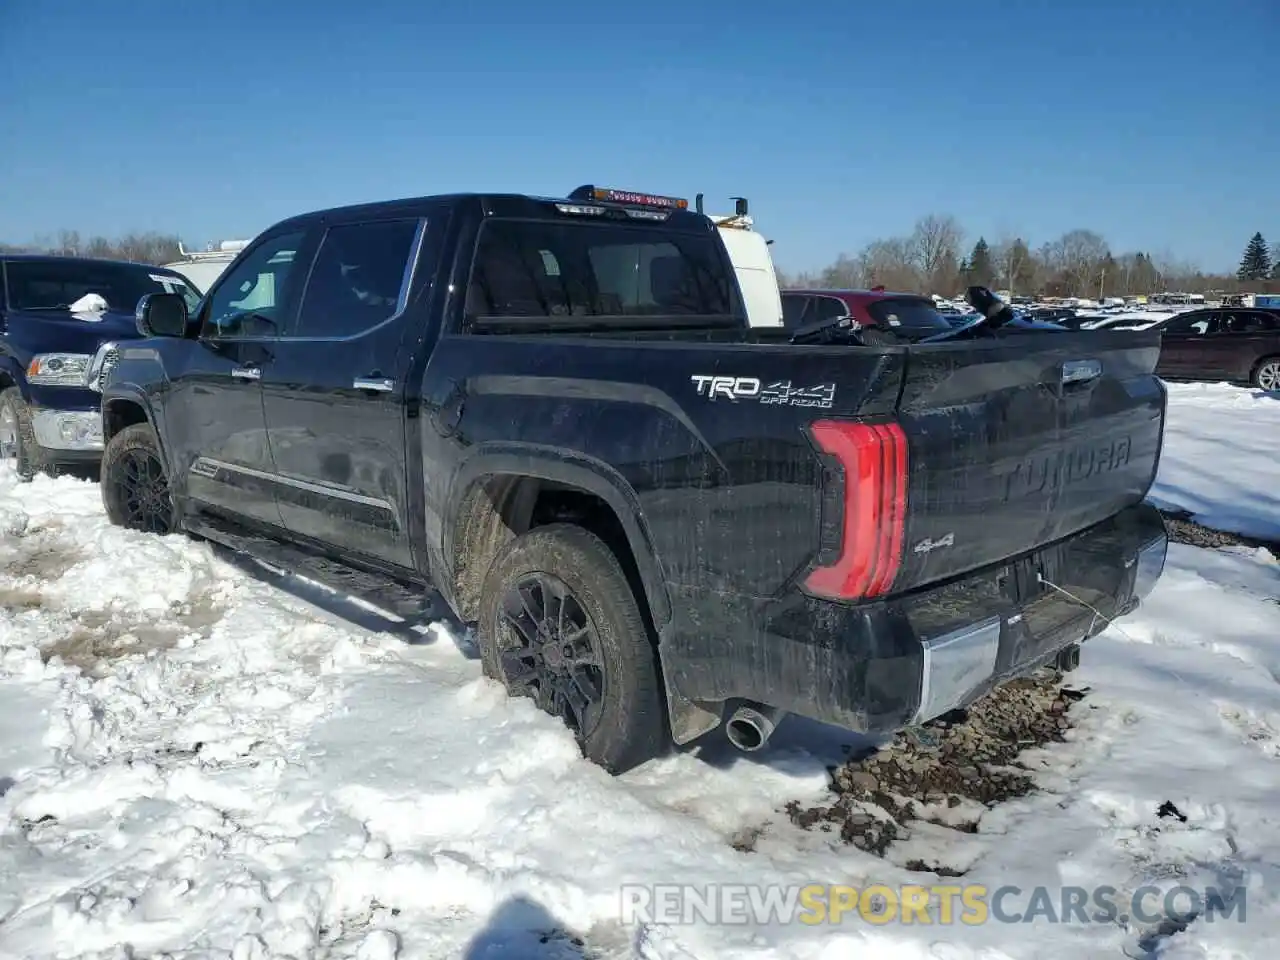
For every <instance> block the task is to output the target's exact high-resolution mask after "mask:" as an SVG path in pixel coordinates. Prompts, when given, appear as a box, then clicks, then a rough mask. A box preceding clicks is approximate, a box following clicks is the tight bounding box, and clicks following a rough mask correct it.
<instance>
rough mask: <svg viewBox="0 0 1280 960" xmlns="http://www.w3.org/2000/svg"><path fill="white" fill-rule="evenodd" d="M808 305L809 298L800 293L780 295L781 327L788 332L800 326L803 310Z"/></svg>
mask: <svg viewBox="0 0 1280 960" xmlns="http://www.w3.org/2000/svg"><path fill="white" fill-rule="evenodd" d="M808 305H809V298H808V297H806V296H805V295H804V294H802V293H790V294H788V293H784V294H783V295H782V325H783V326H784V327H786V328H787V329H788V330H790V329H791V328H792V327H798V326H800V323H801V322H802V320H803V319H804V315H805V313H804V308H805V307H807V306H808Z"/></svg>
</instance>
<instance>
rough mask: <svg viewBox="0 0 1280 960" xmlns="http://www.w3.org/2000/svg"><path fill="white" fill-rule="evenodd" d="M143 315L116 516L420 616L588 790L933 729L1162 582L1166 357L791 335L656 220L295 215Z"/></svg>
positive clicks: (479, 211) (515, 211)
mask: <svg viewBox="0 0 1280 960" xmlns="http://www.w3.org/2000/svg"><path fill="white" fill-rule="evenodd" d="M137 319H138V324H139V328H140V331H141V332H142V333H143V334H144V335H146V336H147V337H148V338H147V339H143V340H136V341H133V342H131V343H128V344H125V345H123V347H122V351H121V358H120V361H119V363H118V364H117V365H116V366H115V368H114V369H113V370H112V372H111V375H110V378H109V380H108V383H107V384H106V387H105V390H104V394H103V404H102V409H103V429H104V435H105V436H106V437H107V448H106V453H105V456H104V464H103V471H102V492H103V498H104V502H105V505H106V509H107V511H108V514H109V516H110V518H111V520H112V521H113V522H115V523H117V524H121V525H124V526H129V527H133V528H137V529H143V530H150V531H155V532H160V533H163V532H170V531H178V530H184V531H186V532H187V533H190V534H194V535H197V536H201V537H204V538H208V539H212V540H215V541H218V542H220V543H222V544H224V545H228V546H230V547H233V548H234V549H237V550H240V551H243V552H246V553H249V554H251V555H254V556H256V557H258V558H260V559H263V560H265V561H266V562H268V563H271V564H273V565H275V566H284V567H286V568H292V569H294V570H296V571H298V572H300V573H303V574H304V575H306V576H309V577H319V578H320V579H322V580H324V581H326V582H329V583H331V584H334V585H336V586H338V587H340V588H341V589H343V590H345V591H346V592H348V593H351V594H355V595H359V596H363V597H366V598H368V599H370V600H372V601H373V602H375V603H379V605H381V606H382V607H383V608H384V609H387V610H390V611H391V612H393V613H397V614H399V615H400V616H404V617H411V616H417V615H419V614H422V612H423V611H424V610H427V604H428V600H429V598H430V597H432V596H433V595H434V596H439V597H441V598H443V600H444V601H445V602H446V603H447V605H448V607H449V610H450V611H451V612H452V613H453V614H454V615H455V616H456V617H457V618H458V619H460V620H461V621H462V622H464V623H468V624H473V625H475V626H476V628H477V633H478V637H479V643H480V648H481V653H482V659H483V664H484V669H485V672H486V674H487V675H488V676H490V677H493V678H496V679H498V680H500V681H502V682H503V683H504V684H505V685H506V687H507V689H508V690H509V691H510V692H511V693H512V694H519V695H528V696H531V697H533V698H534V699H535V701H536V702H537V703H538V704H539V705H540V706H541V707H542V708H544V709H546V710H547V711H549V712H551V713H552V714H554V715H558V716H560V717H562V718H563V719H564V721H565V722H566V723H567V725H568V726H569V727H570V728H571V729H572V730H573V731H574V732H575V734H576V735H577V737H578V738H579V741H580V742H581V744H582V746H583V749H584V752H585V754H586V755H587V756H588V757H590V758H591V759H593V760H595V761H596V762H598V763H600V764H602V765H604V766H605V767H607V768H608V769H611V770H622V769H626V768H628V767H630V766H632V765H634V764H636V763H637V762H641V761H643V760H645V759H646V758H648V757H650V756H652V755H654V754H655V753H656V752H659V751H660V750H662V749H663V747H664V744H666V743H668V742H669V741H670V740H671V739H674V740H675V741H676V742H677V743H687V742H690V741H691V740H693V739H694V738H696V737H698V736H700V735H702V734H705V733H707V732H709V731H711V730H713V729H715V728H716V727H718V726H720V725H721V724H722V723H723V724H725V725H726V727H727V729H728V733H729V736H730V739H732V740H733V741H734V742H735V743H736V744H737V745H738V746H740V747H742V748H743V749H754V748H758V747H759V746H761V745H763V743H764V742H765V741H766V740H767V738H768V736H769V734H770V733H771V732H772V729H773V726H774V724H775V723H776V720H777V718H778V717H779V716H780V715H781V714H784V713H787V712H794V713H798V714H801V715H805V716H808V717H812V718H816V719H818V720H821V721H826V722H830V723H833V724H837V725H841V726H843V727H846V728H849V729H853V730H858V731H868V732H887V731H890V730H894V729H897V728H901V727H904V726H908V725H913V724H917V723H922V722H925V721H927V720H929V719H931V718H935V717H937V716H939V715H941V714H944V713H947V712H949V711H951V710H952V709H954V708H957V707H959V706H962V705H964V704H965V703H968V702H970V701H972V700H973V699H974V698H976V697H977V696H979V695H981V694H982V693H984V692H985V691H987V690H989V689H990V688H991V687H993V686H994V685H996V684H998V683H1000V682H1001V681H1003V680H1005V679H1007V678H1010V677H1013V676H1016V675H1020V674H1023V673H1025V672H1027V671H1029V670H1031V669H1032V668H1034V667H1037V666H1039V665H1042V664H1045V663H1050V662H1053V661H1055V660H1060V661H1061V662H1062V663H1064V664H1065V663H1066V662H1067V661H1068V660H1070V659H1071V658H1072V652H1073V651H1075V650H1077V649H1078V644H1079V643H1080V642H1081V641H1082V640H1085V639H1087V638H1088V637H1090V636H1092V635H1093V634H1095V633H1096V632H1098V631H1099V630H1101V629H1102V628H1103V627H1104V626H1105V624H1106V621H1107V618H1111V617H1114V616H1117V615H1120V614H1123V613H1125V612H1127V611H1129V610H1131V609H1132V608H1133V607H1134V606H1135V605H1136V604H1137V602H1138V599H1139V598H1140V597H1141V596H1143V595H1144V594H1146V593H1147V592H1148V591H1149V590H1150V589H1151V587H1152V585H1153V583H1154V582H1155V581H1156V579H1157V578H1158V577H1159V576H1160V573H1161V571H1162V570H1163V567H1164V558H1165V549H1166V542H1167V541H1166V536H1165V530H1164V524H1163V522H1162V520H1161V518H1160V516H1159V514H1158V513H1157V512H1156V511H1155V510H1154V509H1152V508H1151V507H1150V506H1148V505H1146V504H1145V503H1144V497H1145V495H1146V493H1147V490H1148V488H1149V486H1150V484H1151V483H1152V481H1153V478H1154V476H1155V472H1156V466H1157V461H1158V459H1159V455H1160V448H1161V442H1162V437H1163V426H1164V411H1165V399H1166V396H1165V391H1164V388H1163V386H1162V385H1161V383H1160V382H1159V381H1158V380H1157V379H1156V378H1155V377H1154V376H1153V375H1152V370H1153V368H1154V366H1155V363H1156V359H1157V357H1158V355H1159V350H1160V343H1159V339H1158V337H1156V336H1153V335H1150V334H1145V333H1140V332H1135V333H1117V334H1114V335H1111V336H1108V337H1097V336H1089V335H1085V334H1076V333H1071V332H1066V331H1062V330H1055V331H1054V332H1053V333H1051V334H1050V333H1043V334H1042V333H1028V332H1026V331H1022V332H1019V333H1017V334H1016V335H1011V336H1008V337H1003V336H1001V335H1000V333H1001V332H1000V331H999V330H996V331H994V332H993V333H991V335H990V336H986V337H975V336H969V337H967V338H960V339H956V340H953V341H949V342H935V343H923V344H911V345H897V346H883V347H865V346H864V347H851V346H842V345H832V344H824V345H816V346H814V345H804V344H797V343H791V342H787V341H786V340H785V339H780V338H779V335H778V334H776V333H772V332H769V331H761V330H754V331H753V330H751V329H750V328H749V327H748V325H747V320H746V316H745V313H744V310H743V307H742V303H741V295H740V292H739V290H738V287H737V283H736V281H735V279H734V272H733V268H732V265H731V263H730V262H729V259H728V257H727V254H726V252H725V249H724V247H723V245H722V243H721V241H720V239H719V236H718V234H717V232H716V230H715V229H714V227H713V225H712V224H711V222H710V221H709V220H708V219H707V218H705V217H703V216H701V215H699V214H697V213H695V212H693V211H690V210H689V209H687V204H686V203H685V202H684V201H682V200H676V199H673V198H669V197H659V196H654V195H645V194H635V193H626V192H619V191H611V190H604V189H597V188H594V187H583V188H579V189H578V190H576V191H573V192H572V193H571V194H570V195H569V196H568V197H567V198H564V199H540V198H535V197H527V196H518V195H474V194H473V195H451V196H435V197H426V198H421V199H413V200H402V201H394V202H385V203H375V204H369V205H363V206H354V207H346V208H341V209H334V210H328V211H323V212H317V213H311V214H307V215H304V216H299V217H296V218H293V219H290V220H287V221H284V222H282V223H280V224H278V225H276V226H274V227H272V228H271V229H269V230H267V231H266V232H264V233H263V234H261V235H260V236H259V237H258V238H257V239H256V240H255V241H254V243H253V244H252V245H251V246H250V247H248V248H247V249H246V250H245V251H244V252H243V253H242V254H241V255H240V256H239V257H238V258H237V260H236V261H235V262H234V263H233V264H232V265H231V266H230V267H229V268H228V269H227V270H226V272H225V273H224V274H223V275H222V276H221V277H220V278H219V280H218V281H217V283H216V284H215V285H214V286H213V287H212V289H211V290H210V291H209V293H208V294H207V295H206V297H205V299H204V300H203V301H202V303H201V305H200V309H199V310H198V312H196V314H195V315H194V316H188V311H187V308H186V304H185V302H184V301H183V300H182V299H181V298H180V297H177V296H172V295H163V294H162V295H154V296H150V297H147V298H145V299H144V300H143V301H142V302H140V303H139V306H138V314H137ZM783 336H785V334H783ZM433 591H435V593H433ZM428 612H429V611H428ZM264 642H266V641H265V640H264Z"/></svg>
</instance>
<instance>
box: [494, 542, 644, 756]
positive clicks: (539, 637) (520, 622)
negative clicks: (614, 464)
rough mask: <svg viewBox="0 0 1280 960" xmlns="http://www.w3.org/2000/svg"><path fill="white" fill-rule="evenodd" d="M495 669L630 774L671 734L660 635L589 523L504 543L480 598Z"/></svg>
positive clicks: (592, 750) (593, 751)
mask: <svg viewBox="0 0 1280 960" xmlns="http://www.w3.org/2000/svg"><path fill="white" fill-rule="evenodd" d="M479 627H480V631H479V632H480V647H481V655H482V658H483V661H484V671H485V674H486V676H489V677H492V678H494V679H495V680H499V681H501V682H502V683H503V684H504V685H505V686H506V688H507V692H508V693H509V694H510V695H512V696H525V697H530V698H532V699H533V701H534V703H536V704H537V706H538V707H539V708H540V709H542V710H544V711H546V712H547V713H550V714H551V715H552V716H556V717H559V718H560V719H561V720H562V721H563V722H564V724H565V726H567V727H568V728H569V729H570V730H571V731H572V732H573V734H574V736H575V737H576V738H577V740H578V743H579V745H580V746H581V747H582V751H583V754H584V755H585V756H586V757H587V759H589V760H591V761H593V762H595V763H597V764H599V765H600V766H602V767H604V768H605V769H606V770H609V771H611V772H614V773H621V772H623V771H625V770H628V769H630V768H631V767H634V766H636V765H637V764H640V763H643V762H644V761H646V760H648V759H650V758H652V757H654V756H656V755H657V754H658V753H659V752H661V750H662V749H663V746H664V744H665V741H666V733H665V721H664V718H663V712H662V695H661V685H660V682H659V678H658V669H657V663H656V657H655V651H654V647H653V644H652V643H651V642H650V639H649V634H648V630H647V629H646V627H645V622H644V618H643V616H642V615H641V612H640V608H639V605H638V604H637V602H636V598H635V595H634V594H633V593H632V591H631V586H630V584H629V583H628V582H627V576H626V574H625V573H624V572H623V570H622V566H621V565H620V564H619V563H618V559H617V558H616V557H615V556H614V555H613V552H612V551H611V550H610V549H609V548H608V547H607V546H606V545H605V544H604V542H603V541H602V540H601V539H600V538H599V537H597V536H595V535H594V534H592V533H590V532H588V531H587V530H584V529H582V528H581V527H576V526H572V525H569V524H552V525H548V526H545V527H537V528H535V529H533V530H531V531H529V532H528V533H526V534H524V535H522V536H519V537H517V538H516V539H514V540H512V541H511V542H510V543H508V544H507V545H506V546H505V547H503V548H502V550H501V552H500V553H499V555H498V556H497V557H496V558H495V559H494V561H493V565H492V566H491V567H490V568H489V572H488V575H487V576H486V577H485V582H484V589H483V591H482V593H481V598H480V624H479Z"/></svg>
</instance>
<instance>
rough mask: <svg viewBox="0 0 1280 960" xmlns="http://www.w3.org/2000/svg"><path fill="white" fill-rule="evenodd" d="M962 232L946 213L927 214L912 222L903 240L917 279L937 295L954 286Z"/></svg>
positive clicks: (957, 223)
mask: <svg viewBox="0 0 1280 960" xmlns="http://www.w3.org/2000/svg"><path fill="white" fill-rule="evenodd" d="M963 240H964V231H963V230H961V229H960V223H959V222H958V221H957V220H956V218H955V217H953V216H951V215H950V214H942V215H939V214H935V213H931V214H929V215H928V216H926V217H921V218H920V219H919V220H917V221H916V225H915V229H914V230H912V231H911V237H910V239H909V240H908V241H907V243H908V249H909V250H910V252H911V257H912V259H913V261H914V263H915V266H916V269H917V270H918V271H919V274H920V279H921V280H922V281H923V282H924V283H925V284H926V285H927V286H929V287H930V288H931V289H932V290H933V291H935V292H938V291H941V290H944V289H947V288H950V287H954V286H955V278H956V271H957V266H958V264H959V259H960V253H959V251H960V245H961V243H962V242H963Z"/></svg>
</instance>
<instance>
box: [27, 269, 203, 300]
mask: <svg viewBox="0 0 1280 960" xmlns="http://www.w3.org/2000/svg"><path fill="white" fill-rule="evenodd" d="M5 273H6V275H7V278H8V288H9V308H10V309H12V310H30V311H55V312H56V311H63V310H67V309H69V308H70V307H71V306H73V305H74V304H75V303H76V302H77V301H79V300H80V299H82V298H83V297H85V296H86V295H87V294H91V293H94V294H97V295H98V296H100V297H101V298H102V299H103V300H105V301H106V303H107V308H108V309H109V310H114V311H117V312H121V313H132V312H133V311H134V310H135V309H137V306H138V301H139V300H141V299H142V298H143V297H145V296H146V295H147V294H150V293H180V294H182V296H183V297H184V298H185V299H186V301H187V309H188V310H190V309H192V308H194V306H195V305H196V303H198V302H199V299H200V298H199V295H198V294H197V293H196V291H194V290H193V289H192V288H191V286H190V284H188V283H187V282H186V281H185V280H184V279H183V278H182V277H179V276H177V275H175V274H172V273H170V272H168V271H162V270H160V269H159V268H153V267H146V266H143V265H133V264H125V263H109V262H106V261H101V262H92V261H84V260H72V259H66V260H53V259H50V260H10V261H9V262H8V265H7V266H6V269H5Z"/></svg>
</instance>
